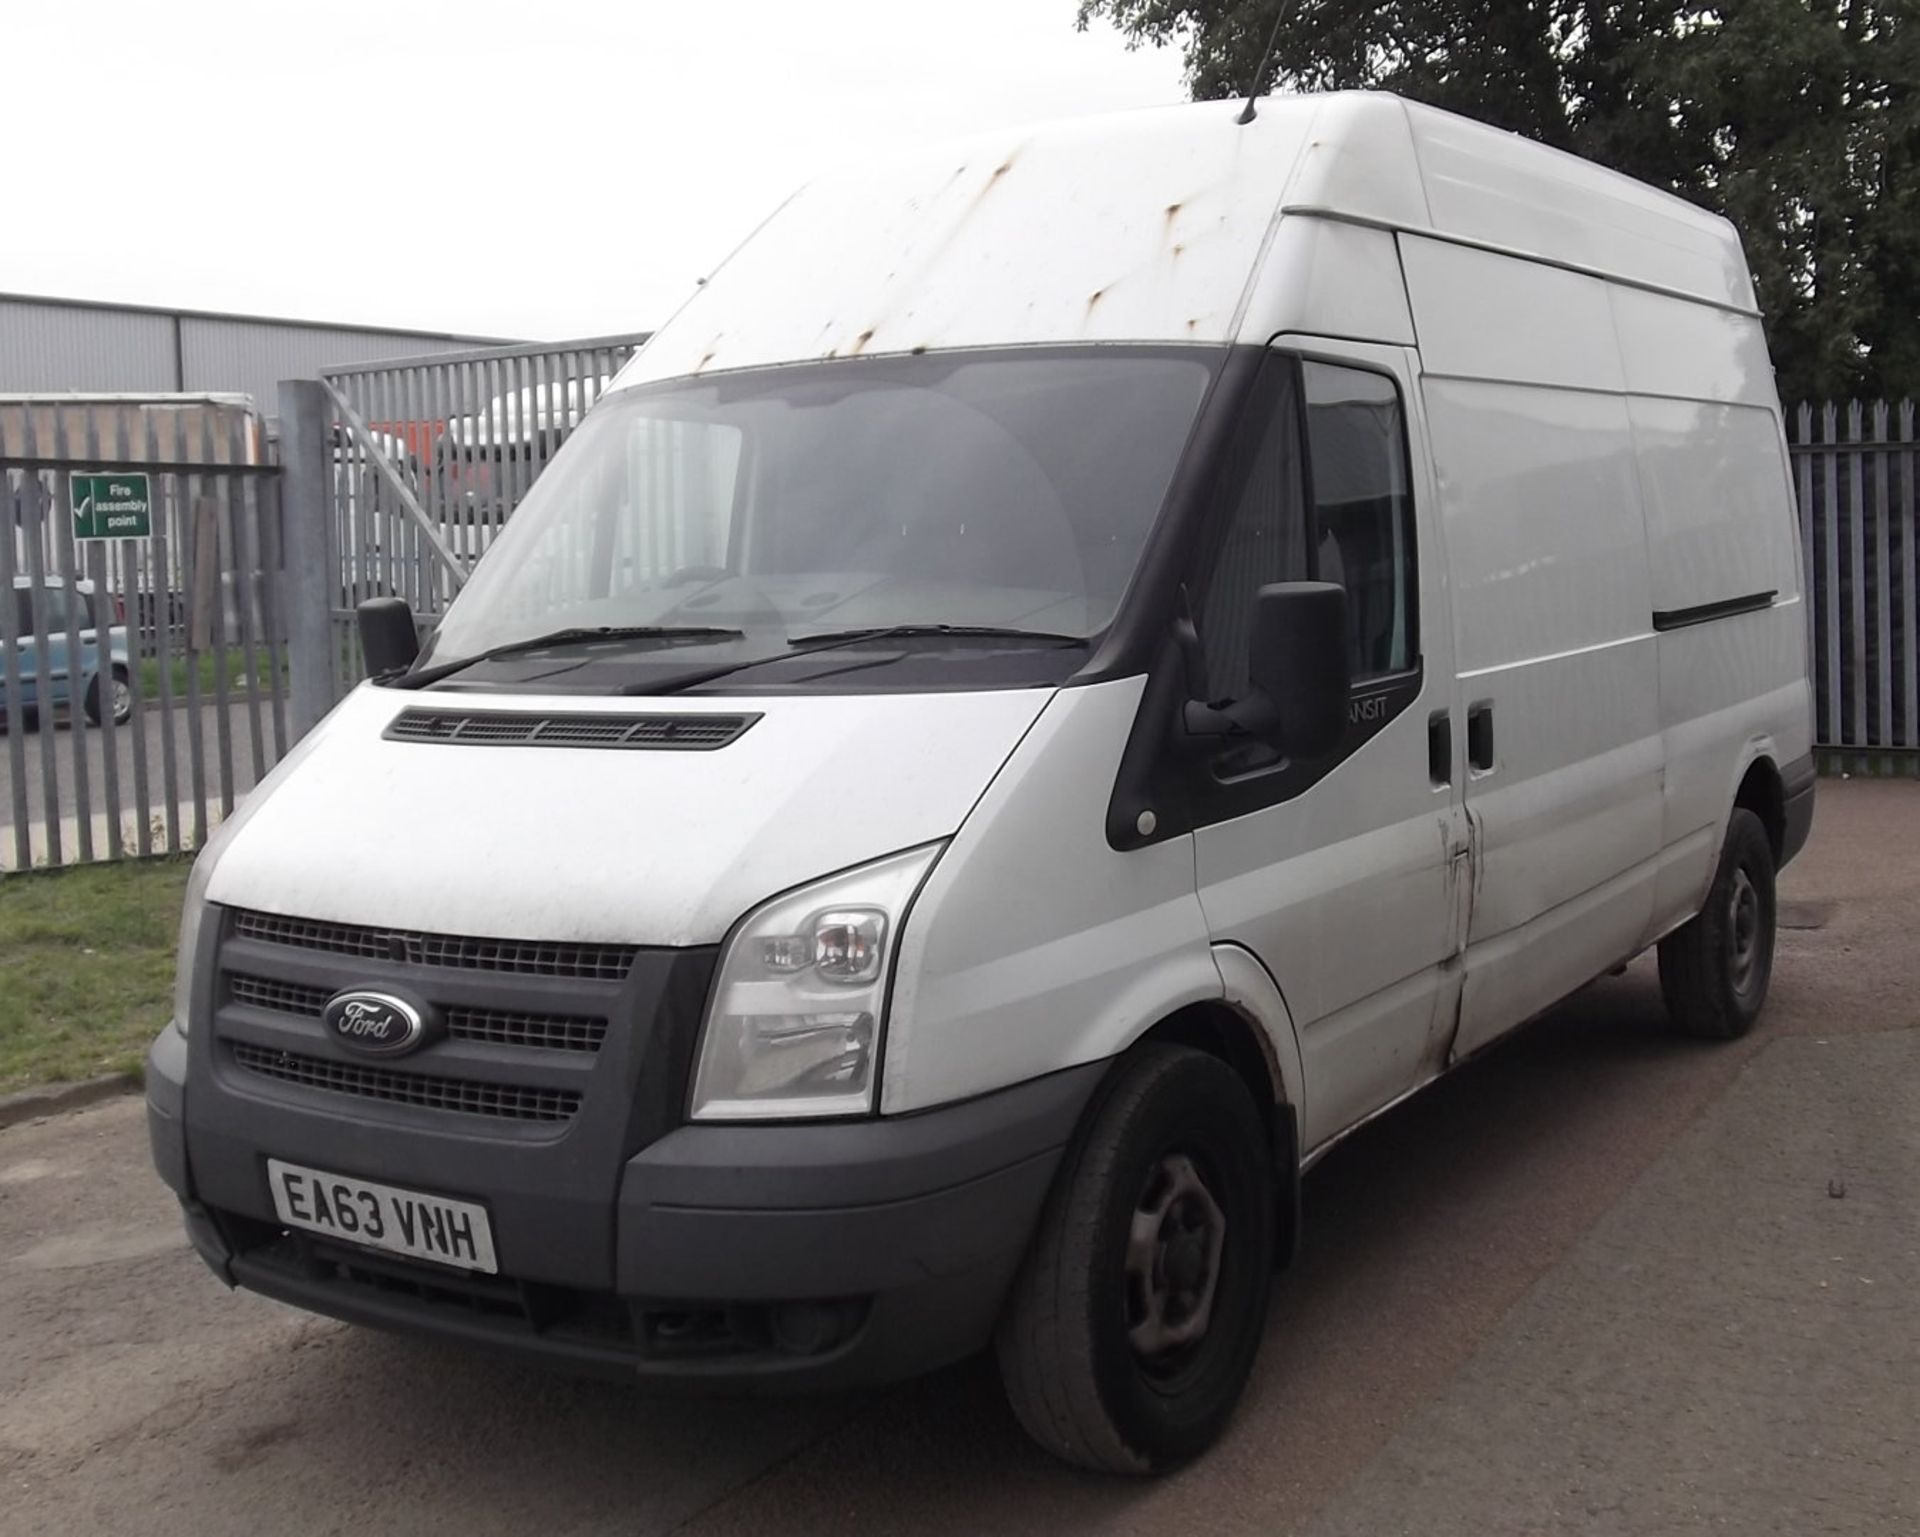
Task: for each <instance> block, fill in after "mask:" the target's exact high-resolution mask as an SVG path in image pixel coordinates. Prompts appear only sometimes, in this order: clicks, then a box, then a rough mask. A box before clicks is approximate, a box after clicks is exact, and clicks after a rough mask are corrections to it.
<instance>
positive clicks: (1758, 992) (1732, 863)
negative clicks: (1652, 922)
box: [1660, 807, 1774, 1040]
mask: <svg viewBox="0 0 1920 1537" xmlns="http://www.w3.org/2000/svg"><path fill="white" fill-rule="evenodd" d="M1773 937H1774V892H1773V844H1772V843H1771V842H1770V841H1769V840H1768V838H1767V830H1766V828H1765V827H1764V826H1762V825H1761V822H1760V819H1759V818H1758V817H1757V816H1755V815H1754V814H1753V813H1752V812H1751V811H1748V810H1746V809H1745V808H1744V807H1735V808H1734V812H1733V816H1732V818H1731V819H1730V820H1729V821H1728V823H1727V837H1726V842H1725V843H1723V844H1722V845H1721V849H1720V868H1719V869H1718V870H1716V871H1715V872H1714V877H1713V887H1712V889H1711V890H1710V891H1709V892H1708V893H1707V904H1706V906H1705V907H1703V908H1701V910H1700V911H1699V913H1698V914H1696V915H1695V916H1694V917H1693V918H1692V919H1691V920H1690V921H1689V922H1688V923H1687V924H1686V925H1685V926H1684V927H1683V928H1679V929H1676V930H1675V931H1674V932H1673V933H1671V934H1669V935H1668V936H1667V937H1666V938H1665V939H1663V940H1661V941H1660V993H1661V996H1662V997H1663V998H1664V999H1665V1000H1666V1005H1667V1014H1668V1017H1669V1018H1671V1019H1672V1021H1673V1023H1674V1025H1675V1027H1676V1028H1677V1029H1679V1030H1680V1031H1682V1032H1683V1033H1684V1034H1687V1035H1697V1036H1702V1037H1705V1038H1707V1039H1710V1040H1732V1039H1734V1038H1735V1037H1737V1036H1742V1035H1745V1034H1746V1033H1747V1032H1748V1031H1749V1030H1751V1029H1752V1028H1753V1022H1754V1021H1755V1020H1756V1019H1758V1018H1759V1017H1760V1009H1761V1006H1762V1005H1764V1004H1765V1003H1766V1001H1767V984H1768V982H1769V981H1770V980H1771V979H1772V976H1773Z"/></svg>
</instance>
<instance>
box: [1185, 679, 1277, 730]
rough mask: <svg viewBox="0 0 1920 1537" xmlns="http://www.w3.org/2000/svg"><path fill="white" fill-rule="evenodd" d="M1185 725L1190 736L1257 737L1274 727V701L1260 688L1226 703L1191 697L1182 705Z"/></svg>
mask: <svg viewBox="0 0 1920 1537" xmlns="http://www.w3.org/2000/svg"><path fill="white" fill-rule="evenodd" d="M1180 725H1181V728H1182V729H1183V730H1184V731H1185V732H1186V734H1187V735H1188V736H1190V737H1245V738H1247V739H1248V740H1254V739H1257V738H1260V737H1263V736H1264V735H1266V734H1267V733H1268V732H1269V731H1271V730H1272V729H1273V725H1274V709H1273V702H1272V701H1271V700H1270V699H1268V698H1267V696H1266V695H1265V694H1262V693H1261V692H1260V691H1259V690H1257V689H1256V690H1254V691H1253V692H1252V693H1250V694H1248V695H1247V696H1246V697H1245V698H1242V699H1231V700H1228V701H1227V703H1225V704H1220V705H1214V704H1207V703H1206V702H1205V701H1203V700H1199V699H1189V700H1188V701H1187V702H1186V703H1185V704H1184V705H1182V706H1181V709H1180Z"/></svg>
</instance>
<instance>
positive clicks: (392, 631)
mask: <svg viewBox="0 0 1920 1537" xmlns="http://www.w3.org/2000/svg"><path fill="white" fill-rule="evenodd" d="M354 615H355V617H356V618H357V619H358V620H359V623H360V649H361V651H363V652H364V653H366V658H367V676H368V677H369V678H385V677H390V676H392V675H394V674H396V673H403V672H405V671H406V670H407V669H408V668H409V667H411V666H412V665H413V659H414V658H415V657H417V656H418V655H419V654H420V630H419V627H418V626H416V625H415V624H414V622H413V610H412V609H411V608H409V607H407V600H406V599H405V598H368V599H366V600H364V601H363V602H362V603H361V604H360V606H359V607H358V608H357V609H355V610H354Z"/></svg>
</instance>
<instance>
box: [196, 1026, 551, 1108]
mask: <svg viewBox="0 0 1920 1537" xmlns="http://www.w3.org/2000/svg"><path fill="white" fill-rule="evenodd" d="M231 1044H232V1049H233V1060H234V1062H235V1064H236V1065H237V1066H239V1067H242V1068H245V1069H246V1070H247V1071H248V1072H250V1073H258V1074H260V1075H261V1076H262V1077H266V1078H274V1079H278V1080H279V1081H280V1082H282V1083H295V1084H299V1085H301V1086H302V1087H304V1088H309V1089H324V1090H326V1091H328V1092H330V1093H334V1094H351V1095H354V1096H355V1097H357V1098H360V1099H377V1100H384V1101H385V1102H387V1103H388V1104H396V1105H418V1106H420V1107H421V1108H422V1109H427V1110H451V1111H454V1112H456V1113H458V1114H461V1115H483V1116H491V1117H493V1118H495V1119H498V1120H509V1121H544V1122H549V1123H551V1122H565V1121H570V1120H572V1119H573V1117H574V1115H575V1114H576V1113H577V1112H578V1111H579V1109H580V1095H579V1092H578V1091H577V1090H573V1089H543V1088H531V1087H526V1086H523V1085H519V1084H507V1083H475V1082H473V1081H472V1080H470V1079H465V1078H440V1077H429V1076H426V1075H424V1074H419V1073H400V1072H394V1071H392V1070H391V1069H389V1068H384V1067H371V1066H363V1065H362V1064H360V1063H358V1062H330V1061H327V1060H325V1059H324V1058H321V1057H308V1056H303V1055H301V1054H300V1053H298V1052H291V1051H279V1050H276V1049H274V1048H272V1047H268V1046H256V1045H254V1044H253V1043H252V1042H250V1041H234V1042H232V1043H231Z"/></svg>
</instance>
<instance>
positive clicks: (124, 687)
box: [84, 667, 133, 726]
mask: <svg viewBox="0 0 1920 1537" xmlns="http://www.w3.org/2000/svg"><path fill="white" fill-rule="evenodd" d="M100 682H101V675H100V674H99V673H95V674H94V678H93V682H92V683H90V684H88V685H87V698H86V703H85V706H84V708H85V710H86V712H87V719H88V720H90V721H92V722H93V724H94V725H96V726H97V725H99V724H100ZM107 687H108V689H109V690H110V695H109V697H110V698H111V699H112V701H113V723H114V724H115V725H116V726H123V725H125V724H126V723H127V722H128V721H130V720H131V719H133V688H132V686H131V685H130V684H129V683H128V682H127V670H126V669H125V668H124V667H116V668H114V669H113V676H112V678H110V679H109V680H108V681H107Z"/></svg>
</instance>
